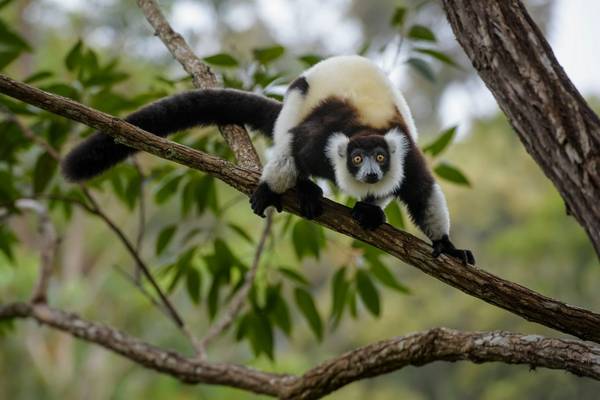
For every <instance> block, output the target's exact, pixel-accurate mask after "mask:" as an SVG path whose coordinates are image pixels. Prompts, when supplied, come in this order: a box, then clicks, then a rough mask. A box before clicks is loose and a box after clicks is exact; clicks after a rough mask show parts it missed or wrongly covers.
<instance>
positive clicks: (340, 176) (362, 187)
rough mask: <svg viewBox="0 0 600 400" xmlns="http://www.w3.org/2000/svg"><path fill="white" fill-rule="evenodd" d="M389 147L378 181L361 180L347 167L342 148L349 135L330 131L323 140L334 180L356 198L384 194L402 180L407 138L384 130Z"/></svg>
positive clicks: (389, 191) (346, 143) (390, 191)
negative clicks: (388, 164) (326, 139)
mask: <svg viewBox="0 0 600 400" xmlns="http://www.w3.org/2000/svg"><path fill="white" fill-rule="evenodd" d="M384 137H385V140H386V141H387V143H388V147H389V149H390V168H389V170H388V171H387V172H386V173H385V175H384V176H383V179H381V180H380V181H379V182H376V183H364V182H360V181H359V180H357V179H356V178H355V177H354V175H352V174H351V173H350V171H348V165H347V164H346V157H347V154H346V148H347V147H348V142H349V141H350V139H349V138H348V137H347V136H346V135H344V134H343V133H339V132H338V133H334V134H333V135H331V137H330V138H329V141H328V142H327V149H326V155H327V158H328V159H329V162H330V163H331V165H332V167H333V170H334V172H335V181H336V184H337V185H338V186H339V188H340V189H342V190H343V191H344V192H345V193H347V194H349V195H350V196H352V197H354V198H357V199H364V198H366V197H368V196H374V197H376V198H379V197H388V196H390V195H391V194H392V193H394V191H395V190H396V189H398V188H399V187H400V185H401V184H402V181H403V180H404V157H405V156H406V152H407V151H408V141H407V139H406V138H405V137H404V135H403V134H401V133H400V132H398V130H396V129H392V130H391V131H389V132H388V133H387V134H385V136H384Z"/></svg>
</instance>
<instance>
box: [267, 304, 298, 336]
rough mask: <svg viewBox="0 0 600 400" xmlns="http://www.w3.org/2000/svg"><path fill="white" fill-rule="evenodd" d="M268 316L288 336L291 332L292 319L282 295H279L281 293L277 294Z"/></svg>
mask: <svg viewBox="0 0 600 400" xmlns="http://www.w3.org/2000/svg"><path fill="white" fill-rule="evenodd" d="M269 317H270V318H271V321H272V322H273V323H274V324H275V325H277V326H278V327H279V328H280V329H281V331H282V332H283V333H285V334H286V335H287V336H290V334H291V333H292V320H291V319H290V311H289V309H288V306H287V303H286V302H285V300H284V299H283V297H281V295H277V298H276V299H275V304H274V305H273V309H272V310H271V313H270V314H269Z"/></svg>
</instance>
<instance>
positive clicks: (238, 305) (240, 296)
mask: <svg viewBox="0 0 600 400" xmlns="http://www.w3.org/2000/svg"><path fill="white" fill-rule="evenodd" d="M272 223H273V212H272V210H268V211H267V218H266V219H265V224H264V227H263V231H262V234H261V236H260V240H259V242H258V245H257V246H256V251H255V253H254V259H253V260H252V266H251V267H250V269H249V270H248V272H247V273H246V276H245V278H244V283H243V285H242V287H241V288H240V289H239V290H238V291H237V293H236V294H235V296H233V299H231V302H230V303H229V306H228V307H227V309H226V310H225V312H224V313H223V316H222V317H221V319H220V320H219V321H217V323H215V324H213V325H212V326H211V327H210V328H209V329H208V332H207V333H206V336H204V338H203V339H202V340H201V341H200V350H201V352H200V354H199V356H200V357H205V356H206V348H207V347H208V344H209V343H210V342H211V341H213V340H214V339H215V338H217V337H218V336H220V335H221V334H222V333H223V332H225V331H226V330H227V329H228V328H229V327H230V326H231V324H232V323H233V321H234V320H235V317H237V316H238V314H239V313H240V311H241V310H242V307H243V306H244V304H246V301H247V299H248V295H249V293H250V289H252V285H253V284H254V278H255V277H256V271H258V266H259V264H260V258H261V256H262V253H263V250H264V248H265V243H266V242H267V238H268V237H269V233H270V232H271V226H272Z"/></svg>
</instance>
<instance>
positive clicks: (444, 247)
mask: <svg viewBox="0 0 600 400" xmlns="http://www.w3.org/2000/svg"><path fill="white" fill-rule="evenodd" d="M432 245H433V253H432V254H431V255H432V256H434V257H436V258H437V257H438V256H439V255H440V254H446V255H449V256H450V257H454V258H457V259H459V260H460V261H461V262H462V263H463V265H467V264H471V265H475V257H473V253H471V250H464V249H457V248H456V247H454V245H453V244H452V242H451V241H450V239H449V238H448V235H444V236H442V238H441V239H439V240H434V241H433V244H432Z"/></svg>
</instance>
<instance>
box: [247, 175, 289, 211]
mask: <svg viewBox="0 0 600 400" xmlns="http://www.w3.org/2000/svg"><path fill="white" fill-rule="evenodd" d="M250 204H251V205H252V211H254V213H255V214H256V215H258V216H260V217H263V218H264V217H265V210H266V209H267V207H270V206H273V207H275V208H276V209H277V211H278V212H281V210H283V207H282V205H281V195H280V194H279V193H275V192H274V191H272V190H271V188H270V187H269V185H268V184H267V183H266V182H261V183H260V184H259V185H258V186H257V187H256V189H255V190H254V193H252V197H250Z"/></svg>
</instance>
